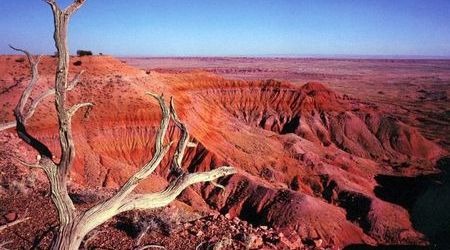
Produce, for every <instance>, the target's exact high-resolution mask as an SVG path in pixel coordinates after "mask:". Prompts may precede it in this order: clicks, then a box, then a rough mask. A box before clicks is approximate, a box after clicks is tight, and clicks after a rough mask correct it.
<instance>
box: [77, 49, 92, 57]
mask: <svg viewBox="0 0 450 250" xmlns="http://www.w3.org/2000/svg"><path fill="white" fill-rule="evenodd" d="M77 55H78V56H92V55H93V53H92V51H90V50H77Z"/></svg>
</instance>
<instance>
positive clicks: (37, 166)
mask: <svg viewBox="0 0 450 250" xmlns="http://www.w3.org/2000/svg"><path fill="white" fill-rule="evenodd" d="M40 159H41V157H40V155H38V161H37V162H35V163H28V162H25V161H22V160H21V159H19V158H15V160H16V161H18V162H19V163H20V164H22V165H24V166H27V167H29V168H42V166H41V165H40V164H39V160H40Z"/></svg>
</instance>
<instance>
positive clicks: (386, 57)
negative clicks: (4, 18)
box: [0, 53, 450, 60]
mask: <svg viewBox="0 0 450 250" xmlns="http://www.w3.org/2000/svg"><path fill="white" fill-rule="evenodd" d="M8 55H22V54H19V53H5V54H0V56H8ZM36 55H38V54H36ZM39 55H44V56H54V55H53V54H45V53H43V54H39ZM102 55H103V56H112V57H116V58H141V59H144V58H257V59H277V58H280V59H330V60H339V59H341V60H345V59H349V60H450V55H449V56H433V55H346V54H329V55H325V54H305V55H284V54H267V55H264V54H263V55H120V54H119V55H117V54H108V53H103V54H102ZM71 56H76V55H75V54H71ZM94 56H100V55H99V53H94Z"/></svg>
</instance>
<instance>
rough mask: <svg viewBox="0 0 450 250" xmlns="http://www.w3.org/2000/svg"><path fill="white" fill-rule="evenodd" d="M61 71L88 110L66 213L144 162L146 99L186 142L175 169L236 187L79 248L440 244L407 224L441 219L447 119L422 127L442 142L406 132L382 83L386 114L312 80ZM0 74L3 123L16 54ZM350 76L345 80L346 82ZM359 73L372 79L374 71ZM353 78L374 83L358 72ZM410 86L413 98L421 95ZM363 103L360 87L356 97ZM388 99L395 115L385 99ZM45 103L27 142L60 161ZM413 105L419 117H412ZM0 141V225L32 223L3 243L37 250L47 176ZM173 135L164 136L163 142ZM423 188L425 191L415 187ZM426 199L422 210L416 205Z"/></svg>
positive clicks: (162, 178) (4, 136)
mask: <svg viewBox="0 0 450 250" xmlns="http://www.w3.org/2000/svg"><path fill="white" fill-rule="evenodd" d="M72 62H73V63H74V65H73V66H72V67H71V75H73V74H75V73H77V72H79V71H80V70H85V71H86V73H85V74H84V75H83V78H82V81H81V83H80V84H79V86H78V87H77V90H76V91H72V92H71V93H70V94H69V102H70V103H74V102H80V101H83V102H85V101H89V102H94V103H95V107H94V108H93V109H89V110H86V111H85V112H84V113H79V114H78V115H77V116H75V117H74V118H73V131H74V139H75V144H76V149H77V158H76V163H75V165H74V168H73V171H72V172H71V182H70V188H71V193H72V198H73V199H74V201H75V202H76V203H77V206H80V207H82V208H84V207H89V206H91V205H93V204H95V203H96V202H98V201H99V200H102V199H104V198H105V197H108V196H109V195H111V193H112V192H114V190H117V188H118V187H120V185H121V184H122V183H124V181H126V180H127V178H128V177H129V176H130V175H131V174H132V173H134V172H135V171H136V170H137V169H138V168H139V167H140V166H142V165H143V164H144V163H146V162H147V161H148V159H149V158H150V157H151V155H152V149H153V142H154V136H155V132H156V129H157V127H158V124H159V119H160V117H161V115H160V110H159V108H158V107H157V105H156V104H155V103H154V102H152V101H151V99H149V98H148V96H146V94H145V92H147V91H152V92H156V93H164V94H165V95H166V96H173V97H174V100H175V104H176V107H177V111H178V114H179V116H180V119H181V120H182V121H183V122H184V123H185V124H186V126H187V128H188V130H189V132H190V134H191V136H192V140H193V142H195V143H196V144H197V147H195V148H192V149H189V150H188V151H187V153H186V157H185V159H184V161H183V167H184V169H185V171H188V172H194V171H205V170H209V169H212V168H215V167H217V166H220V165H233V166H235V167H236V168H237V169H238V173H237V174H235V175H234V176H231V177H228V178H223V179H221V180H220V181H219V183H220V184H222V185H224V186H225V187H226V188H225V190H221V189H220V188H217V187H216V186H214V185H211V184H208V183H205V184H197V185H195V186H193V187H192V188H189V189H188V190H186V191H185V192H184V193H183V194H182V195H181V196H180V197H179V198H178V201H176V202H174V203H173V204H171V207H170V208H167V209H165V210H164V209H163V210H158V211H151V212H147V213H143V212H140V213H130V214H124V215H121V216H118V217H116V218H115V219H114V220H112V221H111V222H109V223H108V224H105V225H103V226H102V227H100V228H99V229H98V230H97V231H96V232H93V235H91V236H90V237H88V238H87V239H85V241H86V242H85V243H84V244H85V248H89V247H91V248H95V247H97V248H99V247H103V248H114V249H134V248H137V247H138V246H144V245H148V244H156V245H159V246H164V247H166V248H168V249H185V248H187V249H195V248H196V247H199V248H204V249H213V248H214V247H217V248H219V247H220V246H222V248H223V249H235V248H237V249H239V248H243V249H244V248H246V247H254V248H262V249H265V248H269V249H270V248H277V249H289V248H292V249H295V248H300V249H301V248H331V249H341V248H343V247H350V246H351V247H357V246H358V245H364V246H366V247H367V246H369V245H371V246H384V245H396V246H401V245H405V246H408V247H413V246H415V247H421V246H427V245H430V244H431V246H432V245H433V244H435V243H434V242H441V243H442V244H444V245H445V244H446V243H445V242H444V241H443V240H442V235H445V232H446V231H445V228H447V227H446V226H447V225H446V224H445V223H446V222H447V221H448V220H446V219H445V218H446V217H445V212H444V213H440V216H438V217H437V218H438V219H433V223H434V225H433V227H432V228H431V229H430V228H429V227H428V228H427V226H429V225H430V224H427V223H425V224H424V225H422V227H419V226H418V224H415V223H416V221H415V220H413V218H412V216H411V215H412V214H417V213H415V212H416V211H422V212H421V213H418V215H417V217H418V218H427V216H428V215H427V214H428V212H429V211H430V209H429V208H430V207H431V208H435V211H438V210H439V211H446V208H448V206H449V205H448V204H450V203H447V202H446V200H445V199H443V197H444V198H445V197H446V196H445V195H444V196H442V194H437V193H436V192H434V193H433V192H432V193H431V194H427V192H426V191H429V188H430V187H432V188H433V190H445V185H446V184H445V183H447V182H445V181H444V180H440V179H439V178H438V179H434V177H432V176H435V175H440V174H441V172H440V171H441V170H440V169H439V168H438V167H437V164H438V163H443V164H441V165H442V166H441V169H445V167H446V166H445V165H448V161H446V160H445V159H446V158H445V155H447V154H448V151H447V150H446V146H445V145H447V144H446V138H447V137H445V136H442V133H444V132H443V131H445V129H448V127H445V126H443V125H442V124H445V122H446V121H445V120H443V121H442V122H443V123H433V124H434V125H436V126H438V127H439V126H441V129H442V131H441V130H439V133H434V134H432V135H431V136H430V134H429V133H428V132H430V131H431V130H430V129H429V127H427V126H425V127H420V126H416V125H417V124H422V123H421V122H420V121H419V122H418V123H415V122H411V120H410V118H411V117H409V118H408V116H407V115H406V113H402V112H398V111H399V110H401V108H399V107H398V106H401V107H406V106H405V105H406V104H407V105H416V104H414V103H413V101H408V102H407V103H406V104H405V103H404V102H403V101H404V100H407V98H406V97H405V96H403V95H402V94H401V93H400V92H401V91H399V90H395V91H396V92H395V93H397V94H393V93H394V92H391V90H392V91H394V89H395V88H394V87H393V86H391V85H389V86H388V87H390V88H391V90H389V88H387V89H383V90H382V91H383V93H384V94H383V96H386V98H385V99H383V98H381V99H383V100H385V101H386V102H391V103H390V104H389V105H386V103H383V102H377V101H376V100H375V99H373V95H372V94H373V93H372V94H371V95H370V96H369V97H368V100H370V101H367V100H366V99H364V98H363V96H362V95H363V94H361V95H360V96H358V95H355V94H354V93H357V92H358V91H357V89H358V88H356V87H354V88H353V89H350V88H348V89H347V90H348V91H349V93H352V94H348V93H347V92H339V91H336V89H337V87H336V85H333V84H327V83H323V82H322V83H320V82H309V83H302V84H297V83H291V82H286V81H277V80H230V79H225V78H222V77H220V76H217V75H215V74H211V73H208V72H202V71H198V70H197V71H189V72H184V70H183V71H182V72H178V71H176V72H165V71H161V70H140V69H137V68H133V67H130V66H129V65H127V64H125V63H122V62H120V61H119V60H117V59H115V58H112V57H108V56H94V57H74V58H72ZM54 63H55V59H54V58H51V57H44V58H43V59H42V63H41V66H40V71H41V79H40V80H39V82H38V86H37V87H36V89H35V92H34V94H33V96H35V95H37V94H38V93H40V92H42V91H43V90H45V89H47V88H48V87H50V86H51V85H52V81H53V78H54V75H53V74H54V72H53V66H54ZM219 63H220V62H219ZM284 63H285V62H284V61H280V62H279V64H280V65H285V64H284ZM0 65H1V67H0V84H1V87H2V88H1V91H0V96H1V99H0V105H1V106H2V109H1V113H0V115H1V116H0V119H1V121H10V120H12V112H11V110H12V109H13V106H14V105H15V103H16V102H17V100H18V97H19V95H20V93H21V91H22V90H23V88H24V86H25V84H26V83H27V80H28V79H29V76H28V73H29V71H28V68H27V65H26V64H25V63H24V62H23V61H22V60H21V57H20V56H1V57H0ZM344 65H346V63H344ZM407 65H410V64H407ZM412 65H413V66H414V67H419V68H420V69H422V68H423V67H425V68H427V66H426V65H425V66H424V65H421V64H419V66H417V65H416V64H414V63H412ZM294 66H295V65H294ZM297 66H298V65H297ZM350 66H351V65H350ZM350 66H349V65H347V66H346V67H344V68H345V70H347V71H348V72H351V67H350ZM370 66H371V68H372V69H378V67H376V66H377V65H376V64H375V65H372V64H370ZM400 66H401V65H400ZM274 67H275V66H274ZM322 67H323V65H322ZM402 67H406V66H405V65H403V66H402ZM402 67H400V68H402ZM433 67H437V69H436V70H437V72H438V74H440V75H439V77H440V79H442V80H443V81H444V83H443V84H444V85H443V87H442V88H444V89H445V88H447V85H445V81H446V80H445V79H447V78H445V77H446V76H447V75H446V74H447V71H445V65H440V64H439V63H438V65H437V66H436V65H435V66H433ZM369 68H370V67H369ZM355 70H356V71H357V72H360V71H361V68H356V69H355ZM406 71H408V70H406ZM224 72H225V73H227V72H228V71H226V70H225V71H224ZM230 72H231V71H230ZM233 72H234V71H233ZM233 72H232V73H233ZM236 72H238V73H239V72H240V71H239V70H238V71H236ZM258 72H259V71H254V72H253V71H251V72H250V73H252V74H253V73H255V74H259V73H258ZM261 72H262V73H264V74H266V73H267V74H270V73H271V71H270V70H268V71H265V70H263V71H261ZM277 72H278V71H277ZM361 72H362V73H361ZM361 72H360V73H361V74H363V73H364V72H366V74H368V75H372V74H371V73H370V72H371V71H370V70H367V69H366V70H364V68H363V70H362V71H361ZM433 72H434V71H433ZM442 72H443V73H442ZM218 73H221V72H218ZM250 73H249V74H250ZM335 73H336V72H335ZM337 73H338V72H337ZM233 74H234V73H233ZM386 74H387V73H386ZM326 75H327V77H330V75H329V74H326ZM338 75H339V74H335V75H334V77H336V78H339V77H338ZM302 76H303V75H302ZM410 76H411V74H410ZM311 77H312V76H311ZM348 77H349V76H345V77H344V78H342V79H341V78H339V79H341V80H342V81H345V79H349V78H348ZM313 78H314V77H313ZM350 78H351V77H350ZM374 79H375V78H374ZM376 79H378V78H376ZM378 80H379V79H378ZM415 84H419V83H415ZM415 84H413V88H412V89H415V88H416V87H423V86H425V85H423V86H422V85H420V84H419V85H420V86H419V85H415ZM342 86H344V85H342ZM345 86H347V87H349V86H354V85H345ZM399 86H403V87H404V86H406V85H399ZM343 90H345V88H343ZM352 91H353V92H352ZM367 91H368V90H367V89H364V88H362V89H361V91H360V92H365V93H367ZM378 91H381V90H378ZM414 91H416V90H414ZM424 91H425V92H426V93H428V92H429V91H431V89H426V90H425V89H424ZM433 91H434V90H433ZM369 92H370V91H369ZM425 92H423V91H422V92H418V93H420V96H425V99H423V103H424V105H425V106H424V110H425V109H429V108H430V107H432V106H433V102H432V101H430V100H431V99H433V98H434V97H436V96H435V95H434V94H433V95H427V94H426V93H425ZM446 93H447V92H445V93H444V94H443V96H439V98H438V99H439V100H438V101H436V105H437V106H435V107H438V108H439V110H442V108H443V109H445V103H446V102H447V99H445V98H446V96H447V95H448V94H446ZM376 95H378V94H376ZM380 95H381V94H380ZM395 96H397V98H399V100H400V101H399V103H398V104H397V103H396V102H394V101H393V100H395ZM402 98H403V99H402ZM405 98H406V99H405ZM430 98H431V99H430ZM50 99H51V98H49V99H48V100H46V101H45V102H44V103H43V104H42V105H41V106H40V107H39V108H38V110H37V111H36V113H35V116H34V117H33V118H32V119H31V120H30V131H31V133H32V134H33V135H35V136H36V137H37V138H38V139H39V140H41V141H42V142H43V143H45V144H47V145H48V146H49V148H50V149H51V150H52V151H53V152H55V155H58V150H59V149H58V147H59V145H58V141H57V140H56V130H55V127H56V123H55V117H54V114H53V111H52V110H53V104H52V102H51V100H50ZM408 103H409V104H408ZM403 104H405V105H403ZM411 107H412V106H410V107H408V109H409V110H412V111H414V110H415V109H419V111H420V107H419V106H415V107H416V108H415V109H411ZM419 111H414V112H413V113H412V114H413V116H412V117H415V115H416V114H419V113H420V112H421V111H420V112H419ZM439 112H440V111H439ZM406 118H407V119H406ZM419 118H420V117H419ZM434 125H433V126H434ZM427 131H428V132H427ZM424 134H425V135H426V136H424ZM0 135H1V138H0V139H1V140H0V141H1V144H0V152H1V154H2V158H1V159H2V161H1V162H0V165H1V171H2V174H1V178H2V185H1V187H2V189H1V190H0V191H1V194H2V202H1V204H0V206H1V212H2V214H1V216H2V218H1V221H0V223H1V224H0V225H3V224H5V223H7V221H8V220H9V221H11V220H20V219H22V218H26V217H30V219H28V220H27V221H26V222H23V223H20V224H18V225H16V226H15V227H14V228H10V229H7V230H5V231H4V232H2V233H0V236H1V242H6V243H8V244H11V245H6V246H9V247H10V248H13V249H15V248H19V249H20V248H30V247H32V246H33V245H38V246H39V247H40V248H44V249H45V248H46V246H48V244H49V242H50V239H51V236H52V235H51V234H52V228H54V227H55V226H56V222H55V219H54V210H53V209H52V206H51V203H50V200H49V198H48V195H47V193H48V190H47V185H46V182H45V178H44V176H43V175H42V173H39V172H38V171H34V170H33V171H32V172H30V171H29V170H26V169H24V168H22V167H19V166H18V165H17V162H16V161H14V159H15V158H20V159H27V160H29V161H32V159H35V157H36V155H35V153H34V152H32V151H30V150H29V148H27V147H25V146H24V145H23V144H22V143H21V142H20V140H18V139H17V137H16V136H15V135H14V131H13V130H6V131H2V132H1V134H0ZM178 137H179V134H178V132H176V130H175V129H174V125H173V124H172V125H170V128H169V131H168V135H167V138H166V140H172V141H176V140H177V139H178ZM172 153H173V148H172V149H171V151H170V152H169V154H172ZM55 160H56V161H57V160H58V159H57V158H56V159H55ZM446 162H447V164H446ZM170 164H171V160H170V158H166V159H165V160H164V161H163V162H162V163H161V165H160V167H159V168H158V169H157V170H156V171H155V173H154V174H153V175H152V176H151V177H150V178H148V180H146V181H145V182H143V183H142V185H140V186H139V187H138V188H137V191H138V192H152V191H157V190H161V189H162V188H164V187H165V186H166V185H167V182H168V181H167V179H168V168H169V166H170ZM422 179H425V180H429V181H418V180H422ZM392 183H397V184H398V185H391V184H392ZM439 183H440V184H439ZM424 194H427V197H428V198H427V199H426V200H427V202H426V204H427V206H425V207H424V206H423V204H422V205H421V206H420V207H417V206H416V203H420V201H423V199H420V197H421V196H422V195H424ZM405 197H408V198H405ZM424 208H425V210H424ZM417 209H419V210H417ZM447 210H448V209H447ZM219 214H220V215H219ZM422 222H423V221H422ZM419 228H420V230H419ZM146 229H147V230H146ZM150 229H152V230H150ZM141 232H148V233H145V234H141ZM424 233H426V235H425V234H424ZM141 235H143V236H142V237H140V236H141ZM438 239H441V240H440V241H439V240H438ZM139 240H140V242H138V241H139ZM138 243H139V244H138ZM11 246H12V247H11Z"/></svg>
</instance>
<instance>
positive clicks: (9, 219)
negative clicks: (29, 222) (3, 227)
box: [4, 212, 17, 222]
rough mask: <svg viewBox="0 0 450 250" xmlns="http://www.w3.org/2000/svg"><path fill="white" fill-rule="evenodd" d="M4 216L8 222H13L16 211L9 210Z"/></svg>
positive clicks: (15, 217)
mask: <svg viewBox="0 0 450 250" xmlns="http://www.w3.org/2000/svg"><path fill="white" fill-rule="evenodd" d="M4 217H5V219H6V220H7V221H8V222H13V221H15V220H16V219H17V213H15V212H9V213H7V214H6V215H5V216H4Z"/></svg>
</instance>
